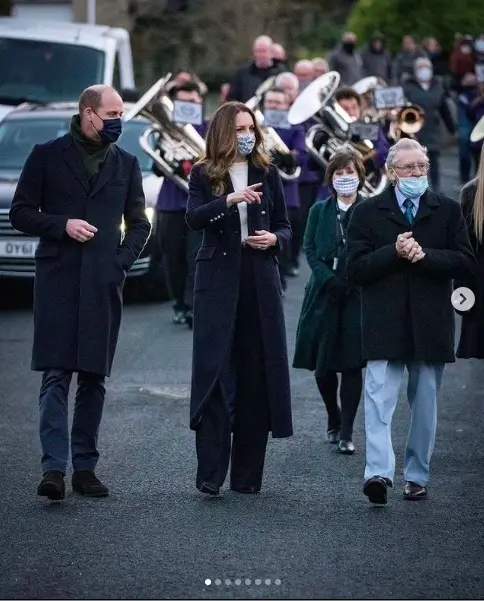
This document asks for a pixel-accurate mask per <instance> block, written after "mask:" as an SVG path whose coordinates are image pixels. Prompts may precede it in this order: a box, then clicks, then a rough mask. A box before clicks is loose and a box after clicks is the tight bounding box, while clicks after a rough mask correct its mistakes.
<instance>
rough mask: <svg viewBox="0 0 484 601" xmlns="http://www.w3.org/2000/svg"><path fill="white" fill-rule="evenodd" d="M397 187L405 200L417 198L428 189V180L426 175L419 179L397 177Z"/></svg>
mask: <svg viewBox="0 0 484 601" xmlns="http://www.w3.org/2000/svg"><path fill="white" fill-rule="evenodd" d="M397 185H398V187H399V188H400V191H401V192H402V194H404V195H405V196H406V197H407V198H418V197H419V196H422V194H423V193H424V192H425V191H426V190H427V188H428V187H429V180H428V179H427V176H426V175H421V176H420V177H399V178H398V184H397Z"/></svg>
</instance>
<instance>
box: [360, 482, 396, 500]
mask: <svg viewBox="0 0 484 601" xmlns="http://www.w3.org/2000/svg"><path fill="white" fill-rule="evenodd" d="M391 485H392V484H391V482H390V481H389V480H388V479H387V478H382V477H381V476H373V478H369V479H368V480H367V481H366V482H365V485H364V486H363V493H364V494H365V495H366V496H367V497H368V499H369V500H370V502H371V503H375V505H386V504H387V488H388V486H391Z"/></svg>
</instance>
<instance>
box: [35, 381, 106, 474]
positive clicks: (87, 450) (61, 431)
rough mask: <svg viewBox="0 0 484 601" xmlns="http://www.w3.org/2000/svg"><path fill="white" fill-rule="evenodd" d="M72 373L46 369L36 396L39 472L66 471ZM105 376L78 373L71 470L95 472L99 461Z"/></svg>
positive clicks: (72, 432) (72, 433)
mask: <svg viewBox="0 0 484 601" xmlns="http://www.w3.org/2000/svg"><path fill="white" fill-rule="evenodd" d="M71 379H72V372H71V371H66V370H64V369H46V370H45V371H44V373H43V375H42V385H41V388H40V396H39V409H40V442H41V445H42V471H43V472H44V473H45V472H46V471H47V470H59V471H61V472H63V473H65V472H66V468H67V461H68V458H69V430H68V428H69V426H68V396H69V386H70V383H71ZM104 381H105V378H104V376H101V375H99V374H93V373H87V372H82V371H81V372H79V374H78V376H77V392H76V401H75V405H74V415H73V420H72V430H71V455H72V465H73V467H74V470H91V471H94V469H95V467H96V464H97V461H98V459H99V452H98V450H97V440H98V433H99V426H100V424H101V417H102V413H103V407H104V396H105V392H106V390H105V388H104Z"/></svg>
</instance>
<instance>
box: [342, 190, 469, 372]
mask: <svg viewBox="0 0 484 601" xmlns="http://www.w3.org/2000/svg"><path fill="white" fill-rule="evenodd" d="M407 231H412V232H413V236H414V238H415V240H416V241H417V242H418V243H419V244H420V245H421V246H422V248H423V251H424V252H425V254H426V256H425V257H424V258H423V259H422V260H420V261H418V262H416V263H411V262H410V261H408V260H407V259H404V258H401V257H399V256H398V254H397V252H396V249H395V243H396V240H397V236H398V235H399V234H402V233H403V232H407ZM347 244H348V276H349V277H350V279H352V280H353V281H354V282H355V283H357V284H360V285H361V286H362V346H363V358H364V359H366V360H377V359H387V360H406V361H408V360H416V361H427V362H434V363H439V362H452V361H455V355H454V337H455V326H454V309H453V307H452V304H451V296H452V280H453V279H454V278H463V277H464V278H465V277H468V276H471V275H472V273H473V272H474V268H475V264H476V261H475V257H474V253H473V251H472V247H471V244H470V241H469V236H468V233H467V227H466V224H465V221H464V217H463V215H462V210H461V208H460V205H459V204H458V203H457V202H456V201H454V200H451V199H450V198H448V197H446V196H444V195H443V194H437V193H435V192H433V191H431V190H427V192H425V194H424V195H423V196H422V197H421V198H420V205H419V210H418V212H417V215H416V217H415V219H414V222H413V224H412V225H411V226H409V224H408V222H407V221H406V219H405V216H404V215H403V213H402V211H401V210H400V207H399V206H398V201H397V199H396V196H395V192H394V190H393V188H392V187H391V186H390V187H388V188H387V189H386V190H384V191H383V192H382V193H381V194H379V195H378V196H374V197H372V198H368V199H365V200H364V201H363V202H361V203H360V204H359V205H358V206H355V207H354V210H353V213H352V215H351V219H350V224H349V228H348V240H347Z"/></svg>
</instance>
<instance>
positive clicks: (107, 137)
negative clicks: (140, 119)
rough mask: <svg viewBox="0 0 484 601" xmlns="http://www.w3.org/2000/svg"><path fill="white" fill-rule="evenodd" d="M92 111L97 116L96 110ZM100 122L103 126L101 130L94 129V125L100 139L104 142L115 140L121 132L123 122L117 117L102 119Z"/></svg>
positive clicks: (109, 142)
mask: <svg viewBox="0 0 484 601" xmlns="http://www.w3.org/2000/svg"><path fill="white" fill-rule="evenodd" d="M93 113H94V114H95V115H97V116H98V117H99V115H98V114H97V113H96V112H94V111H93ZM99 119H101V117H99ZM102 122H103V128H102V129H101V131H99V130H98V129H96V127H94V129H95V130H96V131H97V133H98V134H99V137H100V138H101V140H102V141H103V142H104V143H105V144H112V143H113V142H116V141H117V139H118V138H119V136H120V135H121V134H122V132H123V122H122V121H121V119H119V118H115V119H102ZM91 123H92V121H91ZM93 126H94V123H93Z"/></svg>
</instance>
